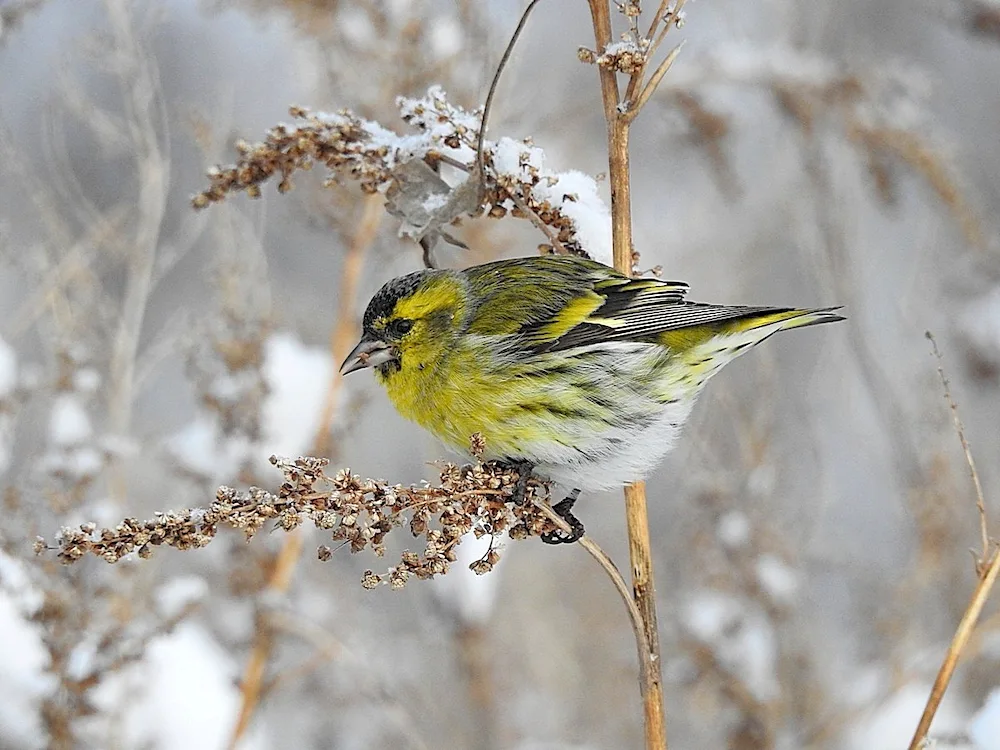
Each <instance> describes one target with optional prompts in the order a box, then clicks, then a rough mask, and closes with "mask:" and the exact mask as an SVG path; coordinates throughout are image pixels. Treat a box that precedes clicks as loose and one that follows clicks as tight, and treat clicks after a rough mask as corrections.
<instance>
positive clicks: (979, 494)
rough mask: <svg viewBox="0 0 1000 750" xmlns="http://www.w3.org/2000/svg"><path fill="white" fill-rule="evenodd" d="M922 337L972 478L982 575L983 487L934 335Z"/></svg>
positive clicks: (985, 536) (985, 538) (986, 543)
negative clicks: (931, 355) (927, 342)
mask: <svg viewBox="0 0 1000 750" xmlns="http://www.w3.org/2000/svg"><path fill="white" fill-rule="evenodd" d="M924 335H925V336H927V338H928V339H929V340H930V342H931V348H932V349H933V350H934V357H935V358H936V359H937V361H938V366H937V371H938V375H939V376H940V377H941V387H942V388H944V397H945V398H946V399H947V400H948V407H949V408H950V409H951V418H952V421H953V422H954V424H955V432H957V433H958V439H959V441H960V442H961V443H962V452H963V453H964V454H965V463H966V464H967V465H968V467H969V475H970V476H971V477H972V486H973V487H974V488H975V490H976V509H977V510H978V511H979V536H980V541H981V542H982V545H983V553H982V557H981V558H980V559H979V560H978V562H977V565H978V568H979V573H980V574H982V571H983V569H984V566H985V564H986V558H987V556H988V555H989V552H990V535H989V532H988V530H987V524H986V499H985V498H984V496H983V485H982V483H981V482H980V481H979V472H978V471H977V470H976V462H975V461H973V460H972V449H971V448H970V447H969V441H968V440H966V438H965V426H964V425H963V424H962V418H961V417H959V416H958V404H956V403H955V399H954V398H952V396H951V386H950V384H949V383H948V376H947V375H945V372H944V364H943V360H942V358H941V352H940V351H939V350H938V345H937V341H936V340H935V339H934V334H933V333H931V332H930V331H927V332H926V333H925V334H924Z"/></svg>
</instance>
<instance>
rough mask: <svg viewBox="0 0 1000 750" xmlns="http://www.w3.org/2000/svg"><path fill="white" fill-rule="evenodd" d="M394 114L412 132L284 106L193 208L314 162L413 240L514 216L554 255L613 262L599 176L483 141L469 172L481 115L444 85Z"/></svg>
mask: <svg viewBox="0 0 1000 750" xmlns="http://www.w3.org/2000/svg"><path fill="white" fill-rule="evenodd" d="M397 106H398V107H399V111H400V117H401V119H402V120H403V121H404V122H405V123H407V124H408V125H409V126H410V127H411V128H413V130H414V131H416V132H414V133H411V134H407V135H400V134H398V133H396V132H394V131H392V130H389V129H387V128H385V127H383V126H382V125H381V124H379V123H377V122H373V121H371V120H366V119H364V118H362V117H360V116H358V115H357V114H355V113H353V112H351V111H350V110H347V109H344V110H340V111H339V112H336V113H327V112H310V111H309V110H307V109H304V108H301V107H293V108H291V110H290V113H291V115H292V117H293V118H294V120H293V122H291V123H282V124H279V125H276V126H275V127H273V128H271V129H270V130H269V131H268V133H267V135H266V137H265V139H264V140H263V141H262V142H260V143H255V144H250V143H248V142H246V141H238V142H237V143H236V150H237V152H238V153H239V157H238V159H237V162H236V163H235V164H233V165H229V166H217V167H214V168H212V169H210V170H209V172H208V178H209V183H210V184H209V187H208V188H207V189H205V190H203V191H202V192H200V193H198V194H197V195H195V196H194V198H193V199H192V204H193V205H194V207H195V208H206V207H207V206H210V205H211V204H213V203H218V202H220V201H223V200H225V198H226V197H227V196H228V195H229V194H230V193H236V192H245V193H246V194H247V195H249V196H250V197H252V198H256V197H259V196H260V194H261V186H262V185H263V184H264V183H265V182H267V181H269V180H272V179H276V180H277V181H278V183H277V188H278V191H279V192H281V193H285V192H288V191H289V190H291V189H292V175H293V174H294V173H295V172H297V171H300V170H310V169H312V168H313V167H314V166H315V165H320V166H322V167H325V168H326V169H327V170H328V172H329V173H330V174H329V176H328V177H327V179H326V182H325V184H326V185H330V184H333V183H336V182H339V181H341V180H354V181H356V182H358V183H359V185H360V187H361V190H362V191H364V192H366V193H375V192H383V193H385V195H386V198H387V201H388V205H387V210H389V212H390V213H392V214H393V215H395V216H397V217H399V218H400V219H402V226H401V229H400V233H401V234H402V235H404V236H408V237H411V238H413V239H415V240H418V241H423V240H424V239H425V238H431V239H436V238H437V236H444V237H445V238H446V239H449V240H450V239H451V238H450V237H449V236H448V234H447V230H446V227H448V226H450V225H452V224H456V223H458V222H460V220H461V219H462V218H463V217H464V216H480V215H483V214H485V215H486V216H488V217H491V218H502V217H504V216H506V215H507V214H511V215H512V216H515V217H517V218H528V219H530V220H531V221H532V222H533V223H534V224H535V225H536V226H538V228H539V229H540V230H541V231H543V232H544V233H545V234H546V236H547V238H548V243H547V244H548V247H547V248H546V249H548V250H549V251H553V252H562V253H569V254H573V255H581V256H584V257H592V258H595V259H597V260H601V261H603V262H608V263H610V260H611V219H610V212H609V210H608V207H607V205H606V204H605V202H604V201H603V199H602V198H601V196H600V193H599V190H598V185H597V182H596V181H595V180H594V178H592V177H590V176H589V175H586V174H583V173H582V172H577V171H568V172H557V171H555V170H553V169H551V168H549V167H548V166H547V164H546V157H545V153H544V151H543V150H542V149H540V148H538V147H537V146H535V145H533V144H532V143H531V141H530V139H525V140H521V141H517V140H514V139H511V138H501V139H499V140H498V141H490V140H486V141H484V143H483V165H484V174H483V178H482V182H483V184H481V185H480V180H479V177H478V175H477V173H476V172H477V170H476V142H477V139H478V136H479V127H480V119H481V113H480V112H479V111H478V110H477V111H473V112H469V111H466V110H464V109H462V108H461V107H458V106H455V105H452V104H451V103H450V102H449V101H448V99H447V97H446V95H445V93H444V91H443V90H442V89H441V88H440V87H437V86H433V87H431V88H430V89H429V90H428V92H427V95H426V96H424V97H421V98H417V99H412V98H406V97H399V98H398V99H397Z"/></svg>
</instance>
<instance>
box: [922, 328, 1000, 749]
mask: <svg viewBox="0 0 1000 750" xmlns="http://www.w3.org/2000/svg"><path fill="white" fill-rule="evenodd" d="M925 335H926V336H927V338H928V339H929V340H930V342H931V347H932V349H933V351H934V356H935V358H936V359H937V361H938V366H937V370H938V375H940V377H941V385H942V387H943V388H944V395H945V398H946V399H947V400H948V406H949V407H950V408H951V416H952V420H953V421H954V424H955V431H956V432H957V433H958V438H959V440H960V441H961V443H962V451H963V452H964V453H965V460H966V462H967V463H968V465H969V472H970V474H971V475H972V483H973V486H974V487H975V490H976V507H977V508H978V509H979V530H980V534H981V535H982V544H983V552H982V556H981V557H980V558H979V559H978V560H977V561H976V572H977V573H978V574H979V584H978V585H977V586H976V589H975V591H973V592H972V600H971V601H970V602H969V606H968V607H966V608H965V613H964V614H963V615H962V620H961V622H959V623H958V629H957V630H956V631H955V636H954V638H952V639H951V645H949V646H948V651H947V653H946V654H945V657H944V661H943V662H942V663H941V669H939V670H938V674H937V677H936V678H935V680H934V685H933V686H932V687H931V694H930V696H929V697H928V698H927V705H926V707H925V708H924V713H923V715H922V716H921V717H920V722H919V723H918V724H917V729H916V731H915V732H914V733H913V740H911V742H910V748H909V750H920V748H922V747H924V746H925V740H926V739H927V732H928V731H929V730H930V728H931V722H932V721H933V720H934V715H935V714H936V713H937V710H938V706H940V705H941V700H942V699H943V698H944V694H945V691H947V690H948V684H949V683H950V682H951V677H952V675H953V674H954V673H955V668H956V667H957V666H958V660H959V658H961V656H962V653H963V652H964V651H965V649H966V646H967V645H968V643H969V639H970V638H971V637H972V631H973V629H974V628H975V627H976V622H977V621H978V620H979V615H980V614H982V611H983V607H984V606H985V605H986V600H987V599H989V596H990V592H991V591H992V590H993V586H994V584H996V581H997V576H998V575H1000V547H998V546H995V547H993V551H992V554H991V553H990V536H989V531H988V528H987V523H986V503H985V501H984V498H983V487H982V484H981V483H980V482H979V472H978V471H976V462H975V461H974V460H973V458H972V450H971V449H970V448H969V442H968V440H966V439H965V428H964V427H963V425H962V420H961V418H960V417H959V415H958V405H957V404H956V403H955V399H954V398H952V395H951V387H950V386H949V384H948V377H947V375H945V372H944V364H943V362H942V358H941V352H940V351H939V350H938V346H937V341H935V340H934V335H933V334H932V333H931V332H930V331H927V332H926V334H925Z"/></svg>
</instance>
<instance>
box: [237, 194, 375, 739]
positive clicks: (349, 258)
mask: <svg viewBox="0 0 1000 750" xmlns="http://www.w3.org/2000/svg"><path fill="white" fill-rule="evenodd" d="M382 204H383V198H382V196H381V194H378V193H376V194H375V195H369V196H367V197H366V198H365V200H364V203H363V208H362V215H361V220H360V221H359V222H358V228H357V231H356V232H355V233H354V237H353V238H352V240H351V242H350V245H349V246H348V248H347V253H346V255H345V257H344V267H343V270H342V272H341V277H340V292H339V294H338V295H337V299H338V300H339V306H338V311H337V318H336V320H337V323H336V325H334V328H333V331H332V333H331V334H330V354H331V356H332V358H333V362H334V367H335V368H336V366H337V364H339V363H340V362H341V360H343V358H344V357H346V356H347V353H348V351H349V350H350V346H351V340H352V337H353V333H354V309H355V306H356V303H357V296H358V285H359V282H360V280H361V271H362V270H363V268H364V259H365V253H366V251H367V250H368V248H370V247H371V245H372V243H373V242H374V241H375V236H376V235H377V234H378V228H379V225H380V223H381V218H382V215H383V213H384V211H383V209H382ZM342 384H343V376H342V375H341V374H340V372H339V370H336V369H335V370H334V374H333V377H332V378H331V379H330V383H329V385H328V387H327V391H326V396H325V398H324V401H323V408H322V411H321V417H320V422H319V427H318V428H317V430H316V435H315V436H314V437H313V447H312V454H313V455H326V454H327V453H328V452H329V450H330V447H331V446H330V423H331V422H332V421H333V418H334V415H335V412H336V408H337V397H338V395H339V393H340V389H341V386H342ZM301 555H302V532H301V531H300V530H295V531H292V532H291V533H289V534H288V536H286V537H285V541H284V543H283V544H282V546H281V550H280V551H279V552H278V556H277V557H276V558H275V561H274V567H273V568H272V569H271V575H270V577H269V579H268V582H267V589H268V591H271V592H276V593H279V594H280V593H284V592H285V591H287V590H288V587H289V586H290V585H291V583H292V576H293V574H294V572H295V566H296V564H297V563H298V560H299V557H300V556H301ZM273 647H274V632H273V628H272V627H271V625H270V624H269V623H267V622H264V621H263V620H261V619H258V623H257V627H256V631H255V633H254V643H253V646H252V647H251V649H250V657H249V659H247V665H246V669H245V670H244V672H243V681H242V682H241V683H240V693H241V702H240V713H239V717H238V718H237V720H236V725H235V726H234V727H233V733H232V735H231V737H230V740H229V748H230V750H235V748H236V746H237V745H238V744H239V741H240V739H241V738H242V737H243V735H244V734H246V731H247V729H248V728H249V726H250V719H251V718H252V717H253V714H254V711H256V709H257V705H258V704H259V703H260V699H261V696H262V693H263V686H264V673H265V670H266V669H267V663H268V661H269V660H270V658H271V651H272V649H273Z"/></svg>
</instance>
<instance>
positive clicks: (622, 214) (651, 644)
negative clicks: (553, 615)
mask: <svg viewBox="0 0 1000 750" xmlns="http://www.w3.org/2000/svg"><path fill="white" fill-rule="evenodd" d="M589 3H590V14H591V18H592V20H593V24H594V37H595V41H596V45H597V51H598V54H600V53H601V52H602V51H603V50H604V49H606V48H607V46H608V45H609V44H610V43H611V41H612V30H611V9H610V6H609V4H608V2H607V0H589ZM652 28H653V27H651V29H652ZM674 56H676V55H673V56H670V57H668V60H667V61H665V64H664V65H661V66H660V68H661V69H662V73H660V74H659V76H658V77H656V80H650V81H649V82H648V84H647V87H646V88H645V89H642V90H643V91H644V94H645V96H644V97H643V102H645V101H647V100H648V99H649V96H651V95H652V92H653V90H654V89H655V88H656V84H657V83H659V80H660V78H662V74H663V73H665V72H666V69H667V68H669V65H670V61H672V57H674ZM598 70H599V74H600V81H601V95H602V99H603V102H604V116H605V120H606V121H607V128H608V168H609V169H608V171H609V174H610V186H611V230H612V250H613V255H614V264H615V268H617V269H618V270H619V271H621V272H622V273H625V274H628V275H629V276H631V275H632V268H633V264H634V257H633V252H632V205H631V196H630V182H629V180H630V175H629V127H630V125H631V123H632V121H633V119H634V118H635V116H636V114H637V113H638V111H639V107H636V108H634V109H628V107H626V109H625V111H622V108H621V105H622V101H621V93H620V91H619V88H618V79H617V78H616V73H615V71H614V70H613V69H610V68H607V67H599V68H598ZM643 72H644V69H643V70H640V71H639V73H638V74H637V75H636V76H633V78H632V81H631V82H630V84H629V87H628V89H627V91H634V90H635V89H636V87H638V86H640V85H641V81H637V79H641V77H642V74H643ZM658 72H659V70H658ZM646 89H648V93H646ZM625 104H626V105H628V104H629V102H625ZM625 518H626V522H627V525H628V538H629V558H630V560H631V564H632V595H631V597H630V598H631V599H632V603H633V604H634V606H635V607H636V609H637V610H638V615H639V620H640V622H641V631H642V633H643V635H644V639H641V638H639V628H637V629H636V639H637V645H638V647H639V650H640V659H639V661H640V665H641V670H640V690H641V693H642V700H643V713H644V717H645V736H646V748H647V750H666V747H667V730H666V716H665V712H664V705H663V679H662V676H661V669H660V638H659V632H658V629H657V618H656V591H655V587H654V584H653V557H652V548H651V544H650V539H649V517H648V514H647V511H646V486H645V483H643V482H637V483H636V484H631V485H628V486H626V487H625ZM629 612H630V613H631V612H632V609H631V607H630V608H629ZM643 641H644V642H643Z"/></svg>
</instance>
